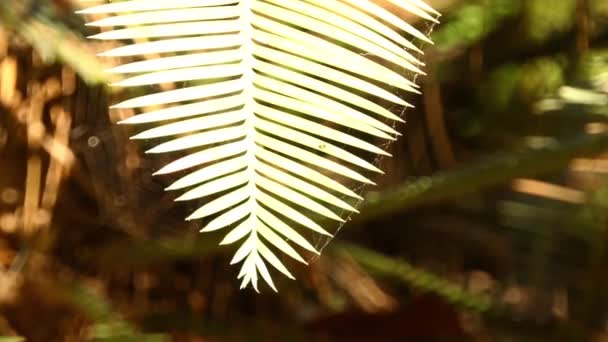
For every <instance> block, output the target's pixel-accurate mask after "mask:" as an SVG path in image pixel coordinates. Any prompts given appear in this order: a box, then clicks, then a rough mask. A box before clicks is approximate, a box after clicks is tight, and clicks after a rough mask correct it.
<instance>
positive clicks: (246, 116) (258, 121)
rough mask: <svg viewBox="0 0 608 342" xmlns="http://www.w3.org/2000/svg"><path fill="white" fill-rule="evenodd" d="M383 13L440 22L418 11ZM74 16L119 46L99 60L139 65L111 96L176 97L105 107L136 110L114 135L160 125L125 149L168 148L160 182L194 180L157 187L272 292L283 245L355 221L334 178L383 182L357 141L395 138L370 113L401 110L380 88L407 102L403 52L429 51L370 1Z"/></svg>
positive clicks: (233, 3)
mask: <svg viewBox="0 0 608 342" xmlns="http://www.w3.org/2000/svg"><path fill="white" fill-rule="evenodd" d="M383 3H388V4H389V5H390V6H391V7H392V8H398V9H400V10H404V11H407V12H409V13H411V14H413V15H415V16H418V17H420V18H422V19H424V20H428V21H436V20H435V17H436V16H438V13H437V12H436V11H434V10H433V9H432V8H430V7H429V6H428V5H427V4H425V3H424V2H423V1H422V0H389V1H383ZM82 13H86V14H110V16H108V17H107V18H104V19H101V20H97V21H94V22H91V23H89V25H91V26H99V27H103V28H105V32H103V33H100V34H98V35H95V36H93V37H92V38H95V39H102V40H121V41H125V43H126V44H127V45H125V46H121V47H118V48H114V49H112V50H109V51H106V52H104V53H103V54H102V55H104V56H113V57H126V56H135V57H138V56H140V57H141V56H144V55H146V56H148V58H147V59H145V60H143V61H137V62H132V63H128V64H124V65H120V66H118V67H114V68H112V69H110V70H109V71H110V72H112V73H116V74H123V75H124V79H123V80H121V81H120V82H117V83H116V85H117V86H123V87H134V86H150V85H158V84H163V83H173V82H179V83H182V82H183V84H184V85H185V86H184V87H181V88H178V89H173V90H166V91H159V92H155V93H152V94H148V95H144V96H139V97H135V98H133V99H130V100H128V101H124V102H122V103H119V104H117V105H115V106H114V107H115V108H133V109H137V110H138V111H141V114H138V115H136V116H133V117H131V118H129V119H127V120H125V121H124V122H123V123H125V124H143V123H159V124H158V125H156V127H154V128H151V129H148V130H146V131H144V132H142V133H140V134H138V135H136V136H135V137H134V138H136V139H155V138H161V137H164V138H166V137H170V138H171V139H170V140H169V141H166V142H163V143H160V144H159V145H158V146H156V147H154V148H152V149H151V150H149V151H148V153H166V152H173V151H182V150H188V152H189V154H188V155H186V156H185V157H182V158H179V159H177V160H175V161H174V162H172V163H170V164H168V165H166V166H165V167H163V168H162V169H161V170H159V171H158V172H157V173H158V174H166V173H172V172H178V171H183V170H192V169H194V168H198V169H196V170H194V171H192V172H190V173H189V174H187V175H186V176H184V177H182V178H181V179H179V180H177V181H176V182H175V183H173V184H172V185H171V186H170V187H169V188H168V189H169V190H178V189H187V191H186V192H185V193H183V194H182V195H181V196H180V197H178V198H177V200H184V201H185V200H194V199H205V200H206V202H205V203H204V204H203V205H202V207H200V208H199V209H198V210H196V211H195V212H194V213H193V214H192V215H190V216H189V217H188V219H200V218H207V217H210V218H208V220H209V223H208V224H207V225H206V226H205V227H204V228H203V229H202V231H203V232H209V231H215V230H220V229H227V228H231V229H230V231H229V232H228V233H227V235H226V237H225V238H224V240H223V241H222V242H221V244H232V243H235V242H238V241H241V242H240V247H239V248H238V250H237V252H236V254H235V255H234V258H233V260H232V263H233V264H234V263H239V262H242V267H241V271H240V273H239V275H238V277H239V278H242V286H243V287H244V286H246V285H248V284H250V283H251V284H253V286H254V287H255V288H256V289H257V286H258V278H259V277H261V278H262V279H263V280H264V281H266V282H267V283H268V285H270V286H271V287H272V288H273V289H275V286H274V284H273V281H272V279H271V276H270V273H269V271H268V269H267V267H266V264H270V265H272V266H273V267H274V268H276V269H277V270H278V271H279V272H281V273H283V274H284V275H286V276H287V277H290V278H293V276H292V275H291V273H290V272H289V271H288V270H287V268H286V267H285V266H284V264H283V263H282V262H281V261H280V259H279V258H278V257H277V255H276V252H277V251H280V252H282V253H285V254H286V255H288V256H290V257H292V258H293V259H295V260H298V261H300V262H303V263H306V261H305V260H304V258H303V257H302V256H301V255H300V254H299V253H298V251H296V249H294V246H298V247H299V248H302V249H304V250H308V251H310V252H313V253H318V252H317V250H316V249H315V248H314V247H313V245H312V244H311V243H310V242H309V241H307V239H305V238H304V237H303V235H302V232H303V230H306V229H307V230H311V231H314V232H316V233H319V234H322V235H328V236H329V235H330V234H329V233H328V232H327V231H326V230H325V229H324V228H322V227H321V226H320V225H319V223H318V221H319V220H315V219H316V218H323V219H328V220H335V221H338V222H340V221H343V219H342V218H341V215H340V213H341V212H343V211H346V212H356V209H355V208H354V207H353V206H352V204H349V201H348V198H351V199H360V197H359V196H358V195H357V194H356V193H355V192H354V191H353V190H351V189H349V188H348V187H347V186H345V185H344V184H343V183H344V182H340V181H338V180H339V179H350V180H352V181H355V182H361V183H368V184H372V181H370V180H369V179H368V177H367V176H365V172H366V171H371V172H380V170H379V169H377V168H376V167H375V166H374V165H372V164H371V163H370V162H369V161H368V160H366V158H363V157H361V156H360V155H361V154H360V153H358V152H357V151H360V152H361V153H363V154H364V153H371V154H379V155H387V153H386V152H385V151H384V150H383V149H381V148H378V147H376V146H375V145H374V144H371V143H370V142H368V140H370V138H374V139H385V140H394V139H395V138H396V136H397V135H398V133H397V132H396V131H395V130H394V129H393V128H392V126H391V125H390V121H400V120H401V119H400V118H399V117H398V116H397V115H395V114H393V113H392V112H391V111H389V110H388V108H387V106H383V105H380V104H379V103H392V104H393V105H399V106H408V104H407V103H406V102H405V101H403V100H402V99H401V98H400V97H398V96H396V95H395V94H394V93H395V92H394V91H391V90H394V89H400V90H403V91H407V92H413V93H417V90H416V88H417V86H416V85H415V84H414V83H413V82H412V80H411V79H408V78H407V77H405V76H404V75H406V74H407V75H416V74H422V73H423V72H422V71H421V69H420V68H421V66H422V65H423V63H421V62H420V61H419V60H418V59H417V58H416V57H414V54H418V53H419V52H420V50H418V49H417V48H416V46H415V45H414V44H413V43H412V41H413V40H414V39H419V40H422V41H427V42H428V41H429V40H428V38H427V37H426V36H425V34H423V33H421V32H420V31H418V30H417V29H415V28H414V27H412V26H411V25H410V24H408V23H406V22H405V21H404V20H402V19H401V18H400V17H398V16H397V15H396V14H394V13H392V12H391V11H389V10H388V9H387V8H386V7H385V6H383V5H380V4H378V3H377V2H375V1H372V0H340V1H338V0H241V1H237V0H171V1H167V0H133V1H124V2H115V3H111V4H106V5H101V6H97V7H93V8H89V9H86V10H84V11H82ZM115 27H119V28H117V29H114V28H115ZM107 28H110V29H109V30H108V29H107ZM149 56H156V57H154V58H149ZM151 108H152V109H151ZM158 108H161V109H158ZM351 203H352V201H351ZM304 212H306V213H307V214H304ZM273 250H274V251H273ZM275 290H276V289H275Z"/></svg>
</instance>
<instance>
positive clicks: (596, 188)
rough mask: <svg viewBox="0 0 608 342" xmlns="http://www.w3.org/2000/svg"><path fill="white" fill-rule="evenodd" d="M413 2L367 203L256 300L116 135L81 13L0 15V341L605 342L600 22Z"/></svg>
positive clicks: (28, 4) (41, 0)
mask: <svg viewBox="0 0 608 342" xmlns="http://www.w3.org/2000/svg"><path fill="white" fill-rule="evenodd" d="M376 1H378V2H383V0H376ZM99 2H100V1H97V3H99ZM427 2H429V3H430V4H431V5H433V6H434V7H435V8H436V9H438V10H439V11H440V12H442V13H443V16H442V18H441V22H442V23H441V24H440V25H438V26H435V27H434V30H433V32H432V37H433V40H434V41H435V45H433V46H425V62H426V63H427V68H426V71H427V73H428V76H427V77H424V78H421V79H419V81H420V82H421V87H422V89H423V95H422V96H420V97H418V98H416V99H414V101H415V104H416V109H413V110H409V111H408V112H406V113H405V115H406V117H407V125H406V126H405V128H404V132H403V133H404V135H403V137H402V138H401V139H400V140H399V141H398V142H396V143H394V144H392V145H391V146H390V152H391V153H392V154H393V155H394V157H393V158H392V159H385V160H383V161H382V168H383V169H384V170H386V174H385V175H383V176H380V177H377V179H375V181H376V182H378V183H379V186H378V187H374V188H368V189H366V192H365V193H364V196H365V198H366V201H365V203H364V204H363V205H362V206H361V208H360V211H361V214H360V215H356V216H353V217H352V219H351V220H350V221H349V222H348V223H347V224H346V225H344V227H342V229H341V230H340V232H339V234H337V237H336V238H335V239H334V240H332V241H331V243H329V244H328V245H327V247H326V248H324V250H323V254H322V256H321V257H320V258H317V259H315V260H313V261H311V263H310V265H309V266H308V267H307V266H304V265H299V264H295V263H291V264H289V265H288V266H289V267H290V268H291V269H292V270H294V275H295V276H296V278H297V280H296V281H291V280H287V279H280V277H277V278H276V281H277V286H278V288H279V289H280V292H279V293H278V294H275V293H273V292H272V291H269V290H268V289H264V290H263V291H262V293H261V294H256V293H255V292H254V291H252V290H251V289H246V290H239V289H238V283H237V281H236V280H235V277H236V274H237V273H238V269H237V268H236V267H230V266H228V262H229V260H230V257H231V253H232V250H231V249H230V248H221V249H219V248H218V247H217V243H218V242H219V236H217V235H212V234H204V235H201V234H199V233H198V230H199V228H197V223H196V222H194V223H187V222H184V221H183V217H185V216H186V215H187V214H188V213H189V212H191V211H192V209H193V208H195V205H190V204H186V205H185V204H183V203H180V204H175V203H173V201H172V200H173V198H174V197H175V194H172V193H165V192H164V191H163V188H164V186H165V185H166V184H163V182H165V183H166V180H162V179H158V177H152V176H151V173H152V172H153V171H154V170H155V169H158V168H159V166H161V165H163V164H165V163H166V162H167V161H168V159H167V160H163V159H162V158H144V154H143V150H142V147H141V146H138V144H137V143H134V142H131V141H129V140H128V136H129V135H130V134H132V133H133V131H132V130H127V129H125V128H124V127H122V126H116V125H115V124H114V123H115V122H117V121H119V120H121V119H122V117H121V115H122V114H121V113H120V112H118V113H116V112H108V110H107V107H108V105H109V104H111V103H112V102H113V101H112V99H111V98H110V95H109V94H108V91H109V90H108V89H106V88H105V87H104V86H101V85H100V84H103V82H104V79H103V74H102V73H101V71H100V70H101V66H100V65H99V64H98V63H99V62H98V61H97V60H96V58H95V57H94V56H95V55H94V53H95V52H98V51H99V49H100V46H99V43H98V42H90V41H85V39H84V38H83V37H84V36H86V35H89V34H91V33H92V32H93V31H89V30H88V28H86V27H85V26H84V23H83V19H82V18H80V17H78V16H77V15H75V14H73V12H74V10H76V9H77V8H79V6H82V4H76V3H75V2H72V1H70V0H53V1H51V0H0V309H1V311H0V335H2V336H4V337H0V341H22V340H24V341H25V340H27V341H89V340H98V341H406V340H408V341H410V340H411V341H420V340H424V341H432V340H438V341H443V340H463V341H608V295H607V294H606V293H608V292H607V290H608V1H606V0H559V1H555V0H427ZM88 3H89V4H91V3H96V2H95V1H89V2H88ZM410 19H412V22H413V23H415V24H422V23H416V21H415V20H414V18H410ZM421 29H423V30H425V29H428V30H430V28H426V27H424V26H422V27H421ZM429 33H430V32H429ZM324 244H325V242H323V245H324ZM286 262H288V261H286Z"/></svg>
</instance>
